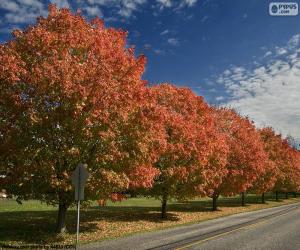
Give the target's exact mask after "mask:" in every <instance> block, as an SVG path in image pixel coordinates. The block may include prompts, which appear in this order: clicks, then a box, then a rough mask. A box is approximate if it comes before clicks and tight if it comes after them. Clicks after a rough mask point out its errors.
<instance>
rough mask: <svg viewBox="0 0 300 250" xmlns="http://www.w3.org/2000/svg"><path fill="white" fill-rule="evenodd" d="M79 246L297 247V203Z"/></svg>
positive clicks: (284, 249)
mask: <svg viewBox="0 0 300 250" xmlns="http://www.w3.org/2000/svg"><path fill="white" fill-rule="evenodd" d="M80 249H82V250H83V249H106V250H115V249H116V250H117V249H120V250H121V249H122V250H127V249H130V250H134V249H149V250H150V249H151V250H156V249H177V250H183V249H205V250H210V249H215V250H220V249H230V250H234V249H238V250H241V249H243V250H244V249H249V250H250V249H251V250H252V249H255V250H256V249H264V250H265V249H267V250H269V249H274V250H275V249H276V250H277V249H278V250H279V249H280V250H290V249H295V250H300V204H299V203H296V204H291V205H284V206H280V207H275V208H268V209H263V210H259V211H253V212H246V213H241V214H236V215H231V216H227V217H223V218H218V219H214V220H209V221H205V222H201V223H198V224H193V225H189V226H181V227H177V228H172V229H166V230H160V231H156V232H151V233H141V234H136V235H133V236H130V237H125V238H120V239H116V240H108V241H103V242H100V243H94V244H88V245H83V246H81V247H80Z"/></svg>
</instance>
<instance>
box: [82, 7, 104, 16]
mask: <svg viewBox="0 0 300 250" xmlns="http://www.w3.org/2000/svg"><path fill="white" fill-rule="evenodd" d="M83 10H85V11H86V13H87V14H88V15H89V16H91V17H94V16H98V17H100V18H102V17H103V14H102V11H101V9H100V8H99V7H98V6H86V7H84V8H83Z"/></svg>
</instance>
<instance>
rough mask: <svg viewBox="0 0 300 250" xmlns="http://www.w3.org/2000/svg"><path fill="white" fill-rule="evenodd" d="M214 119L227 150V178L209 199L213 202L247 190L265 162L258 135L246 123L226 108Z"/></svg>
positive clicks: (251, 124)
mask: <svg viewBox="0 0 300 250" xmlns="http://www.w3.org/2000/svg"><path fill="white" fill-rule="evenodd" d="M215 115H216V123H217V125H218V126H219V131H220V132H221V133H223V135H225V137H226V142H227V145H228V146H229V154H228V157H227V163H226V169H227V174H226V175H225V176H224V177H223V179H222V182H221V184H220V185H219V186H217V187H216V188H215V189H214V190H213V195H212V196H213V199H215V200H216V199H217V198H218V196H219V195H220V194H221V195H224V196H232V195H235V194H238V193H243V192H245V191H247V190H248V189H249V188H251V187H252V185H253V183H254V181H255V180H256V179H257V178H258V176H260V175H261V174H263V173H264V165H265V163H266V162H267V159H268V158H267V155H266V153H265V151H264V146H263V142H262V140H261V138H260V135H259V134H258V132H257V131H256V128H255V126H254V125H253V123H252V122H251V121H250V120H249V119H247V118H243V117H241V116H239V115H238V114H237V113H236V112H235V111H234V110H231V109H227V108H220V109H216V113H215ZM215 203H216V201H215V202H214V204H215ZM215 209H216V205H215V207H214V210H215Z"/></svg>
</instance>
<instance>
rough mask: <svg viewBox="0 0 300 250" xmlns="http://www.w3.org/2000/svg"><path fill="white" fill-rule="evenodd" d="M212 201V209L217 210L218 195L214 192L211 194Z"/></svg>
mask: <svg viewBox="0 0 300 250" xmlns="http://www.w3.org/2000/svg"><path fill="white" fill-rule="evenodd" d="M212 199H213V200H212V201H213V204H212V211H217V209H218V207H217V199H218V195H216V194H213V197H212Z"/></svg>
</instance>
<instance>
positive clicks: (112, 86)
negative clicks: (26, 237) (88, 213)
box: [0, 5, 159, 232]
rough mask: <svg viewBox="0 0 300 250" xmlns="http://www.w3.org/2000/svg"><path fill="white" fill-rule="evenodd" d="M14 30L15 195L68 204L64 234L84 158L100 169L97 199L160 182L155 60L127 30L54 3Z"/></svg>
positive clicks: (6, 79)
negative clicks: (149, 71)
mask: <svg viewBox="0 0 300 250" xmlns="http://www.w3.org/2000/svg"><path fill="white" fill-rule="evenodd" d="M13 35H14V37H13V39H12V40H11V41H9V42H7V43H5V44H2V45H1V46H0V140H1V146H0V153H1V156H0V157H1V160H3V161H2V163H1V164H2V165H1V170H2V171H3V172H5V176H6V178H5V179H4V184H3V183H2V185H4V187H5V188H6V190H7V192H8V193H9V194H13V195H16V196H18V199H27V198H34V199H39V200H41V201H43V202H46V203H47V204H52V205H58V206H59V212H58V221H57V231H58V232H63V231H64V230H65V229H66V225H65V216H66V211H67V209H68V207H70V206H71V205H72V204H73V200H74V191H73V188H72V186H71V180H70V176H71V173H72V171H73V170H74V168H75V167H76V165H77V164H78V163H79V162H83V163H87V164H88V170H89V171H90V173H91V178H90V180H89V181H88V183H87V186H86V198H87V199H98V198H104V199H107V198H109V197H110V195H111V194H112V193H114V192H115V193H116V192H119V191H122V190H126V189H127V188H129V187H130V186H131V187H151V186H152V182H153V178H154V177H155V176H156V175H157V174H159V172H158V170H157V169H156V168H154V167H153V162H155V161H156V160H157V151H158V150H157V148H159V147H158V146H157V145H159V138H158V139H157V136H156V133H155V131H156V124H155V123H149V122H148V119H149V118H151V119H152V120H153V121H155V119H156V118H155V115H152V117H149V115H148V113H149V110H151V107H148V108H146V107H145V103H146V102H147V98H145V93H146V92H145V89H146V88H145V84H146V82H145V81H143V80H141V76H142V74H143V71H144V65H145V57H143V56H139V57H137V58H136V57H135V55H134V50H133V49H132V48H126V32H124V31H122V30H116V29H113V28H105V27H104V25H103V23H102V21H101V20H99V19H95V20H93V21H92V22H87V21H86V20H85V19H84V18H83V17H82V16H81V15H80V14H79V13H77V14H75V15H73V14H72V13H71V12H70V11H69V10H68V9H57V8H56V7H55V6H54V5H50V6H49V15H48V17H46V18H43V17H40V18H38V20H37V23H36V24H35V25H34V26H31V27H29V28H27V29H26V30H24V31H20V30H17V31H15V32H14V33H13ZM154 113H155V112H154ZM157 124H159V123H157ZM152 125H153V126H152Z"/></svg>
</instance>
